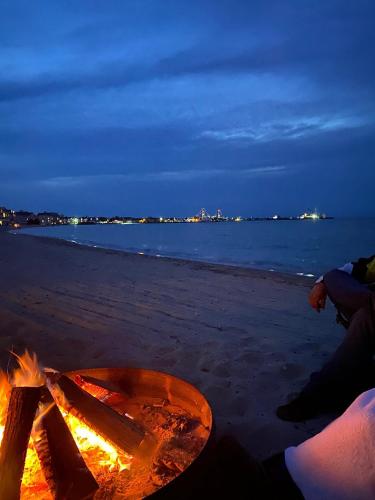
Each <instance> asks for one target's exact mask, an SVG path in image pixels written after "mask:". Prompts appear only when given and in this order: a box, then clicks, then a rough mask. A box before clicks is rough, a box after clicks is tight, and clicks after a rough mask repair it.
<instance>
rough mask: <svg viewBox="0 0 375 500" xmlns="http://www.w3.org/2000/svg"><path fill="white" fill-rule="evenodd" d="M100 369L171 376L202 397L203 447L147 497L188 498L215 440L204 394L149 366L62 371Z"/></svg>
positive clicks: (76, 372) (69, 373)
mask: <svg viewBox="0 0 375 500" xmlns="http://www.w3.org/2000/svg"><path fill="white" fill-rule="evenodd" d="M100 371H103V372H109V371H111V372H117V373H118V374H119V373H121V372H126V371H129V372H133V373H141V372H147V373H148V374H156V375H158V376H161V377H163V378H164V377H165V378H166V379H167V378H172V379H173V380H175V381H176V383H178V384H181V383H182V384H183V385H185V387H188V388H189V389H190V390H191V391H193V393H194V392H195V393H198V394H199V396H200V397H201V398H202V399H203V401H204V402H205V406H206V408H205V409H206V411H207V410H208V416H209V424H210V425H209V434H208V438H207V441H206V442H205V444H204V446H203V448H202V449H201V450H200V452H199V454H198V455H197V456H196V457H195V459H194V460H193V462H192V463H191V464H190V465H188V467H187V468H186V469H185V470H184V471H183V472H182V473H181V474H179V475H178V476H177V477H175V478H174V479H172V480H171V481H170V482H169V483H167V484H166V485H164V486H163V487H161V488H159V489H157V490H156V491H154V492H153V493H151V494H150V495H149V496H148V497H147V498H150V499H153V500H174V499H175V498H176V497H178V498H180V499H181V500H182V499H183V498H185V497H186V498H190V496H189V494H188V491H189V487H190V485H191V483H192V482H194V481H195V478H196V477H200V475H201V474H202V470H203V467H204V464H205V463H206V462H207V460H209V456H210V454H211V452H212V448H213V445H214V442H215V436H214V435H215V421H214V417H213V412H212V408H211V405H210V403H209V402H208V400H207V398H206V396H205V395H204V394H203V393H202V392H201V391H200V390H199V389H198V388H197V387H196V386H195V385H193V384H192V383H190V382H188V381H187V380H185V379H183V378H181V377H177V376H175V375H171V374H170V373H168V372H164V371H161V370H153V369H150V368H138V367H134V366H116V367H99V368H98V367H96V368H81V369H76V370H68V371H65V372H63V373H64V374H65V375H67V376H69V377H73V376H74V375H82V373H83V372H84V373H85V374H87V375H89V374H90V373H92V374H95V373H96V374H97V373H98V372H100ZM93 378H95V377H93ZM96 378H97V377H96ZM202 464H203V465H202ZM185 494H186V496H185Z"/></svg>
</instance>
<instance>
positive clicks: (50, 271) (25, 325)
mask: <svg viewBox="0 0 375 500" xmlns="http://www.w3.org/2000/svg"><path fill="white" fill-rule="evenodd" d="M0 270H1V271H0V272H1V274H0V362H1V365H2V367H3V368H6V367H7V364H8V362H9V357H10V356H9V353H8V351H7V350H10V349H12V350H14V351H16V352H20V351H21V350H22V349H23V348H25V347H28V348H30V349H33V350H35V351H36V352H37V353H38V356H39V357H40V359H41V361H42V363H43V364H44V365H45V366H52V367H55V368H57V369H61V370H64V369H75V368H77V369H78V368H82V367H105V366H135V367H142V368H152V369H157V370H162V371H167V372H170V373H171V374H173V375H176V376H179V377H182V378H184V379H186V380H188V381H189V382H191V383H193V384H195V385H196V386H197V387H198V388H199V389H200V390H201V391H202V392H203V394H204V395H205V396H206V397H207V399H208V401H209V402H210V404H211V406H212V409H213V413H214V417H215V421H216V428H217V434H218V435H219V436H220V435H223V434H225V433H230V434H233V435H235V436H236V437H237V438H238V439H239V440H240V441H241V442H242V443H243V444H244V445H245V447H246V448H247V449H248V450H249V451H250V452H251V453H252V454H253V455H255V456H256V457H258V458H265V457H267V456H269V455H270V454H271V453H273V452H277V451H280V450H282V449H283V448H285V447H286V446H289V445H291V444H297V443H299V442H301V441H303V440H305V439H306V438H308V437H310V436H311V435H312V434H314V433H316V432H317V431H319V430H321V429H322V427H323V426H324V425H325V424H326V423H327V422H328V421H329V417H322V418H319V419H315V420H312V421H310V422H308V423H303V424H297V425H296V424H292V423H286V422H282V421H280V420H278V419H277V417H276V416H275V413H274V412H275V408H276V407H277V406H278V405H279V404H281V403H283V402H284V401H285V400H286V398H287V397H288V395H289V394H291V393H293V392H296V391H297V390H298V389H299V388H300V387H301V386H302V385H303V383H304V382H305V381H306V380H307V378H308V376H309V374H310V373H311V372H312V371H313V370H316V369H317V368H318V367H319V366H320V365H321V363H322V362H323V361H324V360H325V359H326V358H327V355H328V354H329V353H330V352H332V351H333V350H334V348H335V347H336V346H337V345H338V344H339V342H340V339H341V338H342V335H343V331H342V329H341V328H340V327H339V326H337V325H336V324H335V319H334V310H333V308H332V306H330V307H329V308H328V310H326V311H325V312H324V313H322V314H320V315H319V314H317V313H315V312H313V311H312V310H311V309H310V308H309V306H308V303H307V295H308V291H309V287H310V286H311V284H312V281H311V280H309V279H308V278H300V277H294V276H288V275H281V274H277V273H270V272H263V271H257V270H250V269H243V268H235V267H229V266H219V265H217V266H216V265H211V264H203V263H197V262H187V261H178V260H173V259H161V258H157V257H146V256H139V255H131V254H126V253H121V252H116V251H111V250H102V249H96V248H89V247H84V246H78V245H74V244H71V243H68V242H63V241H58V240H54V239H50V238H36V237H32V236H25V235H22V234H21V233H18V234H16V235H12V234H10V233H5V232H1V233H0Z"/></svg>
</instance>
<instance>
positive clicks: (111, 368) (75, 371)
mask: <svg viewBox="0 0 375 500" xmlns="http://www.w3.org/2000/svg"><path fill="white" fill-rule="evenodd" d="M99 370H108V371H116V372H121V371H123V370H134V371H135V372H140V371H144V372H148V373H150V374H151V373H155V374H158V375H162V376H163V377H170V378H172V379H174V380H175V381H176V382H182V383H183V384H185V385H186V386H188V387H190V388H191V389H193V390H194V391H197V392H198V393H199V394H200V396H201V397H202V398H203V399H204V400H205V402H206V404H207V408H208V410H209V413H210V420H211V425H213V412H212V407H211V404H210V402H209V401H208V399H207V397H206V395H205V394H203V393H202V391H201V390H200V389H198V388H197V387H196V386H195V385H194V384H193V383H191V382H189V381H188V380H186V379H185V378H182V377H179V376H177V375H172V374H171V373H169V372H165V371H162V370H154V369H153V368H139V367H137V366H100V367H95V368H93V367H90V368H77V369H73V370H67V371H63V372H62V373H63V374H64V375H67V376H68V377H70V376H74V375H80V374H81V373H82V372H93V373H94V372H97V371H99ZM94 378H95V377H94Z"/></svg>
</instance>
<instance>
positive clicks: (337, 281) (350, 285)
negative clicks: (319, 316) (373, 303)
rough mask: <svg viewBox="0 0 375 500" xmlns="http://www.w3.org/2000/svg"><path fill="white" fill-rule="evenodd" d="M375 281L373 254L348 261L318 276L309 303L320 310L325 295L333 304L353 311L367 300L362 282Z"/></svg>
mask: <svg viewBox="0 0 375 500" xmlns="http://www.w3.org/2000/svg"><path fill="white" fill-rule="evenodd" d="M372 281H375V255H373V256H371V257H368V258H361V259H358V260H357V261H355V262H348V263H346V264H344V265H343V266H341V267H339V268H338V269H334V270H332V271H329V272H328V273H326V274H325V275H324V276H320V278H318V279H317V280H316V282H315V284H314V286H313V287H312V289H311V292H310V295H309V303H310V305H311V307H312V308H313V309H315V310H316V311H317V312H320V310H321V309H324V308H325V304H326V300H327V296H329V297H330V298H331V300H332V302H333V303H334V304H335V305H341V306H343V307H344V309H349V310H350V311H355V310H357V309H358V308H359V307H361V305H362V304H363V303H364V301H365V300H367V297H368V296H369V293H370V292H369V290H368V289H367V288H365V287H364V286H363V284H364V283H371V282H372Z"/></svg>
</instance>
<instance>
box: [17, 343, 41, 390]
mask: <svg viewBox="0 0 375 500" xmlns="http://www.w3.org/2000/svg"><path fill="white" fill-rule="evenodd" d="M12 354H13V355H14V356H15V357H16V358H17V362H18V365H19V368H17V369H16V370H14V372H13V377H12V385H13V386H14V387H40V386H42V385H44V384H45V383H46V377H45V375H44V373H43V372H42V370H41V367H40V366H39V363H38V359H37V357H36V354H35V352H34V353H32V354H30V353H29V351H28V350H27V349H26V351H25V352H24V354H23V355H22V356H18V354H15V353H12Z"/></svg>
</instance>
